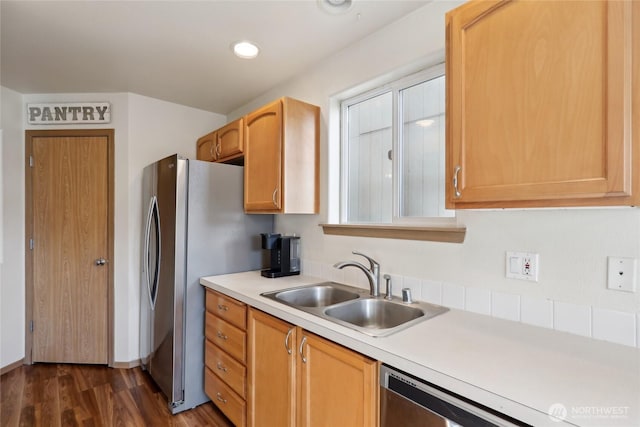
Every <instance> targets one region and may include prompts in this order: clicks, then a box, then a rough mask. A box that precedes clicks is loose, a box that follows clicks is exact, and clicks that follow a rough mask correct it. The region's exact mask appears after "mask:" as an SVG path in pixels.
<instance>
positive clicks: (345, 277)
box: [302, 259, 640, 348]
mask: <svg viewBox="0 0 640 427" xmlns="http://www.w3.org/2000/svg"><path fill="white" fill-rule="evenodd" d="M302 268H303V273H304V274H306V275H310V276H315V277H320V278H324V279H325V280H333V281H336V282H340V283H347V284H350V285H354V286H358V287H361V288H365V289H369V281H368V280H367V277H366V276H365V275H364V274H363V273H362V271H360V270H358V269H356V268H353V267H348V268H345V269H342V270H339V269H337V268H335V267H333V264H324V263H320V262H316V261H310V260H307V259H304V260H302ZM391 280H392V282H393V295H394V296H397V297H401V295H402V288H403V287H406V288H410V289H411V294H412V296H413V298H414V299H415V300H419V301H425V302H429V303H432V304H438V305H444V306H446V307H451V308H456V309H460V310H467V311H471V312H474V313H480V314H485V315H492V316H494V317H498V318H501V319H507V320H513V321H520V322H522V323H526V324H529V325H534V326H540V327H544V328H550V329H556V330H558V331H562V332H569V333H572V334H577V335H582V336H586V337H592V338H594V339H600V340H605V341H610V342H614V343H618V344H623V345H627V346H631V347H634V346H635V347H639V348H640V313H630V312H622V311H615V310H607V309H601V308H597V307H593V308H592V307H589V306H582V305H577V304H571V303H567V302H559V301H551V300H546V299H542V298H533V297H527V296H522V297H521V296H520V295H516V294H509V293H504V292H496V291H493V292H492V291H490V290H488V289H481V288H476V287H464V286H460V285H457V284H455V283H447V282H438V281H434V280H428V279H422V280H420V279H418V278H415V277H404V276H401V275H397V274H392V275H391ZM385 285H386V282H385V280H384V278H383V275H381V276H380V293H381V294H382V295H386V291H387V290H386V287H385Z"/></svg>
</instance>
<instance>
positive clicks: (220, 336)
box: [216, 331, 229, 341]
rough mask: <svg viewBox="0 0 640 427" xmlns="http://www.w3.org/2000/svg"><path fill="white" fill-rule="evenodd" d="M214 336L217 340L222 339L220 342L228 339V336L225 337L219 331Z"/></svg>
mask: <svg viewBox="0 0 640 427" xmlns="http://www.w3.org/2000/svg"><path fill="white" fill-rule="evenodd" d="M216 335H217V336H218V338H220V339H222V340H225V341H226V340H227V338H229V337H228V336H226V335H225V334H223V333H222V332H221V331H218V332H217V333H216Z"/></svg>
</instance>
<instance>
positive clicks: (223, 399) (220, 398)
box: [216, 392, 227, 403]
mask: <svg viewBox="0 0 640 427" xmlns="http://www.w3.org/2000/svg"><path fill="white" fill-rule="evenodd" d="M216 399H218V401H220V402H222V403H227V399H225V398H224V397H222V395H221V394H220V393H219V392H218V393H216Z"/></svg>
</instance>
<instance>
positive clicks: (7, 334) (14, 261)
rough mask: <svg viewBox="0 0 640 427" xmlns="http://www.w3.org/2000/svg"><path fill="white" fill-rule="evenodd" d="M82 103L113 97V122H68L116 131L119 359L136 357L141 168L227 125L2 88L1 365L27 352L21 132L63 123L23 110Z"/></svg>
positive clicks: (159, 109) (190, 151)
mask: <svg viewBox="0 0 640 427" xmlns="http://www.w3.org/2000/svg"><path fill="white" fill-rule="evenodd" d="M83 101H85V102H90V101H107V102H110V103H111V109H112V114H111V123H109V124H108V125H69V126H65V128H84V129H88V128H113V129H114V130H115V137H114V139H115V218H114V221H115V226H114V228H115V230H114V234H115V236H114V238H115V242H114V252H115V253H114V260H113V262H114V287H115V292H114V303H115V316H114V335H115V340H114V359H115V361H116V362H131V361H135V360H136V359H137V358H138V321H139V307H138V304H139V277H140V245H139V240H140V237H139V236H140V233H141V227H142V226H141V220H140V217H141V213H140V212H141V209H142V203H143V202H142V200H141V197H140V196H141V194H142V187H141V186H142V183H141V171H142V168H143V167H144V166H146V165H147V164H149V163H152V162H153V161H155V160H157V159H160V158H162V157H164V156H167V155H170V154H173V153H179V154H182V155H184V156H187V157H194V156H195V143H196V139H197V138H198V137H199V136H202V135H204V134H205V133H208V132H210V131H211V130H213V129H215V128H217V127H219V126H221V125H223V124H224V123H225V116H223V115H220V114H215V113H210V112H206V111H202V110H198V109H194V108H190V107H185V106H181V105H177V104H172V103H169V102H165V101H160V100H157V99H153V98H148V97H144V96H140V95H136V94H130V93H95V94H91V93H84V94H38V95H20V94H18V93H16V92H13V91H11V90H8V89H6V88H2V106H3V118H2V120H3V123H2V126H3V130H4V138H3V139H4V142H3V144H4V152H3V169H4V170H3V173H4V182H5V188H4V198H3V205H4V208H5V209H4V214H5V215H4V229H5V233H4V239H3V245H4V253H5V268H4V269H3V271H2V284H3V286H2V301H1V302H0V307H2V309H3V310H2V320H3V323H2V327H1V328H0V331H1V334H2V335H1V338H2V341H1V343H2V353H1V356H2V358H1V359H0V367H4V366H6V365H8V364H10V363H13V362H15V361H17V360H20V359H22V358H23V357H24V333H25V330H24V323H25V322H24V280H25V278H24V205H25V203H24V174H25V171H24V169H25V168H24V165H25V160H24V130H25V129H60V127H59V126H55V125H47V126H33V125H27V123H26V117H24V115H23V113H22V112H23V111H24V110H25V104H27V103H35V102H83ZM14 116H15V117H14ZM5 123H10V124H11V127H10V126H9V125H8V124H5ZM9 183H10V184H9ZM9 284H10V285H9ZM5 296H6V298H5ZM5 319H11V322H10V324H11V325H12V327H11V328H8V327H7V326H6V325H7V323H5Z"/></svg>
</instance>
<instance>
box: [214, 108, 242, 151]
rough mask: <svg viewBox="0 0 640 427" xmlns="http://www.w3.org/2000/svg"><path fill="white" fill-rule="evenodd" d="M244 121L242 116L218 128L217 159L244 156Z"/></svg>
mask: <svg viewBox="0 0 640 427" xmlns="http://www.w3.org/2000/svg"><path fill="white" fill-rule="evenodd" d="M243 133H244V121H243V119H242V118H239V119H238V120H234V121H232V122H231V123H229V124H227V125H225V126H223V127H221V128H220V129H218V132H217V134H218V137H217V141H216V158H217V161H221V162H224V161H227V160H231V159H235V158H237V157H240V156H242V150H243V145H244V139H243Z"/></svg>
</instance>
